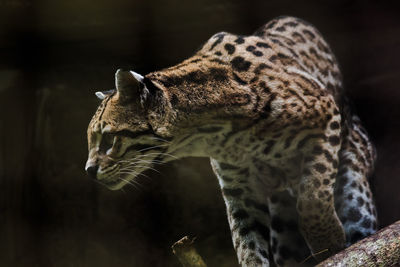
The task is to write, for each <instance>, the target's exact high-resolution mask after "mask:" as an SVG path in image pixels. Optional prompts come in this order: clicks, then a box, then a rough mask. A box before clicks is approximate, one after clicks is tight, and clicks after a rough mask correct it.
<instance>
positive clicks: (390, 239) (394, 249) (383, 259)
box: [317, 221, 400, 267]
mask: <svg viewBox="0 0 400 267" xmlns="http://www.w3.org/2000/svg"><path fill="white" fill-rule="evenodd" d="M333 266H400V221H397V222H395V223H393V224H392V225H389V226H388V227H386V228H383V229H382V230H380V231H378V232H377V233H375V234H373V235H371V236H369V237H367V238H365V239H363V240H360V241H359V242H357V243H355V244H353V245H351V246H350V247H348V248H346V249H344V250H342V251H341V252H339V253H337V254H336V255H333V256H332V257H330V258H328V259H326V260H325V261H323V262H321V263H320V264H318V265H317V267H333Z"/></svg>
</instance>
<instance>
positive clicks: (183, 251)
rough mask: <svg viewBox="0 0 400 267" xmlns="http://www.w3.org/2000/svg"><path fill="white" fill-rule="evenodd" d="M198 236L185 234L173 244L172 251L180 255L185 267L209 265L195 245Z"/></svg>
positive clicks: (204, 266)
mask: <svg viewBox="0 0 400 267" xmlns="http://www.w3.org/2000/svg"><path fill="white" fill-rule="evenodd" d="M195 239H196V238H193V239H190V238H189V237H187V236H185V237H183V238H182V239H180V240H179V241H177V242H175V244H173V245H172V247H171V248H172V252H174V254H175V255H176V256H177V257H178V259H179V261H180V262H181V264H182V265H183V267H207V265H206V264H205V263H204V261H203V259H202V258H201V256H200V255H199V254H198V253H197V251H196V249H195V248H194V247H193V242H194V240H195Z"/></svg>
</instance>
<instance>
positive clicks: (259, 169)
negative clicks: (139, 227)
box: [86, 17, 377, 266]
mask: <svg viewBox="0 0 400 267" xmlns="http://www.w3.org/2000/svg"><path fill="white" fill-rule="evenodd" d="M115 78H116V90H113V91H109V92H98V93H96V94H97V95H98V97H99V98H101V99H103V101H102V103H101V105H100V106H99V108H98V110H97V112H96V113H95V115H94V116H93V118H92V120H91V122H90V124H89V127H88V143H89V158H88V161H87V163H86V171H87V172H88V174H89V175H90V176H92V177H93V178H94V179H96V180H97V181H98V182H100V183H102V184H104V185H105V186H107V187H109V188H110V189H113V190H116V189H120V188H121V187H123V186H124V185H126V184H129V183H130V182H131V181H132V180H133V179H135V177H136V176H137V175H138V174H140V173H141V172H143V171H144V170H146V169H148V168H151V166H152V165H153V164H156V163H159V162H167V161H170V160H173V159H176V158H183V157H187V156H199V157H210V159H211V166H212V168H213V171H214V172H215V174H216V176H217V178H218V181H219V184H220V186H221V191H222V194H223V198H224V201H225V204H226V210H227V215H228V220H229V225H230V228H231V232H232V239H233V245H234V248H235V250H236V253H237V257H238V260H239V263H240V264H241V265H242V266H269V265H270V264H276V265H278V266H293V265H297V264H298V263H299V262H301V261H303V260H304V259H305V258H307V256H309V255H311V254H313V255H314V257H315V258H316V259H317V260H321V259H324V258H326V257H327V256H329V255H331V254H333V253H335V252H337V251H339V250H341V249H343V248H344V247H345V246H347V245H349V244H351V243H353V242H355V241H357V240H359V239H361V238H363V237H365V236H367V235H369V234H371V233H373V232H374V231H375V230H376V228H377V217H376V211H375V206H374V203H373V198H372V194H371V190H370V187H369V184H368V179H367V178H368V177H369V176H371V174H372V173H373V168H374V162H375V158H376V156H375V155H376V154H375V150H374V147H373V145H372V144H371V142H370V139H369V137H368V135H367V133H366V131H365V129H364V128H363V126H362V125H361V123H360V120H359V119H358V117H357V116H356V115H354V113H352V112H351V110H350V108H349V105H348V103H347V101H346V98H345V96H344V94H343V89H342V79H341V74H340V70H339V67H338V64H337V62H336V59H335V56H334V55H333V54H332V51H331V49H330V48H329V46H328V44H327V43H326V41H325V40H324V39H323V38H322V36H321V34H320V33H319V32H318V31H317V30H316V29H315V28H314V27H313V26H312V25H310V24H309V23H307V22H305V21H303V20H300V19H298V18H293V17H279V18H276V19H274V20H272V21H270V22H269V23H267V24H266V25H264V26H263V27H261V28H260V29H259V30H257V31H256V32H255V33H254V34H253V35H249V36H241V35H234V34H230V33H226V32H221V33H217V34H215V35H214V36H212V37H211V38H210V39H209V40H208V41H207V42H206V43H205V44H204V45H203V47H202V48H201V49H200V50H199V51H198V52H197V53H196V54H195V55H194V56H192V57H191V58H189V59H187V60H185V61H183V62H182V63H180V64H178V65H175V66H173V67H170V68H167V69H163V70H161V71H156V72H152V73H149V74H147V75H145V76H141V75H140V74H137V73H135V72H133V71H123V70H118V71H117V72H116V77H115Z"/></svg>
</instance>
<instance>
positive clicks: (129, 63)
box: [0, 0, 400, 267]
mask: <svg viewBox="0 0 400 267" xmlns="http://www.w3.org/2000/svg"><path fill="white" fill-rule="evenodd" d="M279 15H293V16H297V17H301V18H303V19H305V20H307V21H309V22H311V23H313V24H314V25H316V26H317V28H318V29H319V30H320V31H321V32H322V33H323V35H324V36H325V37H326V39H327V41H328V42H329V43H330V44H331V47H332V49H333V51H334V52H335V53H336V55H337V57H338V59H339V62H340V64H341V67H342V71H343V74H344V79H345V84H346V88H347V91H348V94H349V95H350V97H351V98H352V100H353V102H354V104H355V107H356V109H357V111H358V114H359V115H360V117H361V118H362V120H363V122H364V124H365V125H366V128H367V129H368V130H369V132H370V134H371V136H372V139H373V140H374V141H375V144H376V145H377V148H378V155H379V159H378V164H377V171H376V175H375V177H373V181H372V182H371V183H372V186H373V191H374V192H375V196H376V202H377V205H378V213H379V217H380V226H381V227H384V226H386V225H388V224H390V223H392V222H394V221H395V220H398V219H400V209H399V205H400V193H399V188H400V180H399V178H398V176H399V175H398V174H399V173H400V156H399V153H398V151H399V150H400V139H399V135H400V122H399V118H400V108H399V103H400V88H399V84H400V52H399V51H400V19H399V9H396V7H395V5H392V4H391V3H390V2H387V1H361V0H358V1H357V0H349V1H345V0H336V1H320V0H314V1H288V0H270V1H267V0H259V1H258V0H247V1H240V0H220V1H215V0H196V1H188V0H169V1H166V0H149V1H143V0H142V1H140V0H130V1H127V0H113V1H105V0H97V1H93V0H69V1H52V0H0V189H1V193H0V266H40V267H47V266H62V267H63V266H79V267H80V266H99V267H102V266H120V267H124V266H179V263H178V261H177V260H176V258H175V257H174V256H173V255H172V253H171V250H170V246H171V245H172V244H173V243H174V242H175V241H177V240H178V239H180V238H181V237H182V236H184V235H187V234H189V235H192V236H196V237H197V240H196V247H197V248H198V250H199V251H200V254H201V255H202V256H203V257H204V258H205V260H206V262H207V263H208V264H209V266H236V258H235V254H234V251H233V248H232V244H231V238H230V233H229V229H228V223H227V220H226V216H225V207H224V204H223V201H222V197H221V195H220V192H219V188H218V185H217V181H216V179H215V178H214V176H213V174H212V172H211V169H210V167H209V161H208V159H200V158H190V159H185V160H180V161H176V162H173V163H171V164H166V165H164V166H160V167H158V170H159V172H160V173H157V172H154V171H153V172H147V173H146V175H147V176H149V178H142V179H140V183H141V186H138V188H134V187H126V188H125V189H124V191H117V192H111V191H108V190H107V189H105V188H103V187H101V186H99V185H98V184H96V183H93V182H92V181H90V179H89V178H87V177H86V175H85V173H84V170H83V168H84V164H85V161H86V157H87V142H86V127H87V124H88V122H89V120H90V118H91V116H92V114H93V113H94V111H95V109H96V106H97V105H98V104H99V101H98V100H97V99H96V97H95V96H94V92H95V91H98V90H107V89H110V88H113V87H114V72H115V70H116V69H117V68H121V67H124V68H130V69H133V70H135V71H137V72H139V73H142V74H146V73H147V72H150V71H154V70H157V69H160V68H163V67H167V66H170V65H174V64H176V63H178V62H180V61H181V60H183V59H185V58H187V57H189V56H190V55H191V54H192V53H193V52H194V51H195V50H196V49H197V48H199V47H200V45H201V44H202V43H203V42H204V41H206V40H207V39H208V38H209V37H210V36H211V35H212V34H214V33H216V32H219V31H222V30H223V31H228V32H232V33H238V34H250V33H252V32H253V31H255V30H256V29H257V28H258V27H259V26H261V25H262V24H264V23H266V22H267V21H269V20H270V19H272V18H274V17H276V16H279Z"/></svg>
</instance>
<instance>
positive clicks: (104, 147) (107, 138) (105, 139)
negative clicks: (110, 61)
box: [99, 133, 115, 153]
mask: <svg viewBox="0 0 400 267" xmlns="http://www.w3.org/2000/svg"><path fill="white" fill-rule="evenodd" d="M114 137H115V135H114V134H111V133H103V134H102V136H101V142H100V147H99V149H100V151H102V152H104V153H107V151H108V150H109V149H110V148H112V146H113V143H114Z"/></svg>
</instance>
